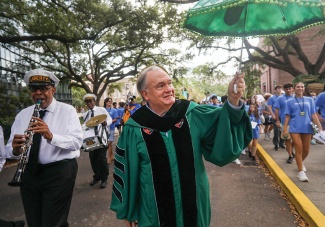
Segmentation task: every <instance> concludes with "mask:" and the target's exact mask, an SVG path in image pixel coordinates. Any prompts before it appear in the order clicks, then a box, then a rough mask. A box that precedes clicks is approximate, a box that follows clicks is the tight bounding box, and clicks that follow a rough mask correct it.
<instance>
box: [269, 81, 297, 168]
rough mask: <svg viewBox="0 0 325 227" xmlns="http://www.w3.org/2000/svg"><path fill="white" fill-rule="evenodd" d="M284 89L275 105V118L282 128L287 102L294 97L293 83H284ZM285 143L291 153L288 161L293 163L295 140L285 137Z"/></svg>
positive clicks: (278, 125)
mask: <svg viewBox="0 0 325 227" xmlns="http://www.w3.org/2000/svg"><path fill="white" fill-rule="evenodd" d="M283 89H284V92H285V94H283V95H281V96H280V97H279V98H278V99H277V102H275V104H274V107H275V118H276V125H277V127H279V128H281V125H282V124H284V122H285V118H286V115H285V109H286V103H287V101H288V100H289V99H291V98H293V97H294V96H293V94H292V93H293V85H292V84H291V83H286V84H284V85H283ZM284 142H285V145H286V150H287V152H288V154H289V158H288V160H287V163H289V164H290V163H292V161H293V159H294V153H293V152H292V148H293V142H292V140H291V138H290V139H289V138H287V139H285V141H284Z"/></svg>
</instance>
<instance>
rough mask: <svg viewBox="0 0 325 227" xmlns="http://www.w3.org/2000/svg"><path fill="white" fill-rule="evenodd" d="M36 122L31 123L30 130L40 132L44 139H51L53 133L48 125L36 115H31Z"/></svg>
mask: <svg viewBox="0 0 325 227" xmlns="http://www.w3.org/2000/svg"><path fill="white" fill-rule="evenodd" d="M33 118H34V119H35V120H36V122H34V123H32V125H31V128H30V130H33V132H34V133H40V134H41V135H42V136H43V137H44V139H47V140H50V141H51V140H52V138H53V134H52V132H51V131H50V129H49V127H48V125H47V124H46V123H45V122H44V121H43V120H42V119H41V118H38V117H33Z"/></svg>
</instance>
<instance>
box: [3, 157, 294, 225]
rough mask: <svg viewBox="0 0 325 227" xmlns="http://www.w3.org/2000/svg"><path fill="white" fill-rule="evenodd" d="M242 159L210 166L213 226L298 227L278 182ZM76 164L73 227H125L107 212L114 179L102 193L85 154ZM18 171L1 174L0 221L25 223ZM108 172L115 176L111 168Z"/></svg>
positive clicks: (12, 169)
mask: <svg viewBox="0 0 325 227" xmlns="http://www.w3.org/2000/svg"><path fill="white" fill-rule="evenodd" d="M241 160H242V164H241V165H236V164H234V163H231V164H229V165H227V166H225V167H222V168H220V167H216V166H214V165H212V164H210V163H206V168H207V172H208V175H209V179H210V187H211V206H212V221H211V226H213V227H237V226H238V227H240V226H252V227H255V226H256V227H260V226H263V227H273V226H277V227H281V226H283V227H291V226H292V227H294V226H299V225H298V223H297V222H296V219H295V217H294V216H293V215H292V213H291V211H290V208H289V205H288V204H287V202H286V200H285V199H283V197H282V196H281V195H280V193H279V191H278V190H277V189H276V187H277V185H276V183H275V181H274V180H272V179H271V178H270V177H269V176H268V175H266V174H265V173H264V171H263V168H261V167H260V166H258V165H256V164H254V163H253V162H252V161H250V160H249V159H248V157H247V156H242V157H241ZM78 164H79V172H78V177H77V182H76V187H75V191H74V196H73V200H72V206H71V210H70V215H69V222H70V226H76V227H77V226H78V227H86V226H95V227H100V226H115V227H119V226H121V227H123V226H124V224H123V222H121V221H119V220H116V219H115V214H114V213H113V212H112V211H110V210H109V202H110V198H111V187H112V175H111V174H110V178H109V184H108V187H107V188H106V189H100V188H99V185H96V186H94V187H90V186H89V182H90V181H91V178H92V171H91V168H90V164H89V158H88V156H87V153H82V154H81V157H80V158H79V159H78ZM15 170H16V167H15V166H13V167H9V168H6V169H4V170H3V171H2V172H1V173H0V179H1V181H0V204H1V209H0V218H1V219H6V220H20V219H25V217H24V211H23V208H22V203H21V199H20V194H19V188H12V187H9V186H7V182H8V181H10V180H11V178H12V176H13V174H14V172H15ZM110 171H111V173H112V166H110Z"/></svg>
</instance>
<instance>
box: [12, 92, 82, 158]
mask: <svg viewBox="0 0 325 227" xmlns="http://www.w3.org/2000/svg"><path fill="white" fill-rule="evenodd" d="M34 108H35V105H33V106H30V107H27V108H26V109H23V110H22V111H20V112H19V113H18V114H17V116H16V119H15V122H14V124H13V125H12V127H11V135H10V138H9V140H8V143H7V145H6V154H7V157H8V158H16V159H17V158H19V156H15V155H13V153H12V144H11V143H12V140H13V137H14V135H15V134H21V135H22V134H24V131H25V130H26V129H27V128H28V125H29V122H30V119H31V116H32V115H33V112H34ZM46 110H47V112H46V113H45V116H44V117H43V121H44V122H46V124H47V125H48V127H49V129H50V131H51V133H52V134H53V138H52V140H51V141H48V140H46V139H44V138H43V137H42V138H41V145H40V153H39V157H38V162H39V163H40V164H48V163H51V162H56V161H61V160H64V159H73V158H78V157H79V156H80V150H79V149H80V147H81V145H82V139H83V133H82V128H81V124H80V121H79V118H78V115H77V112H76V110H75V108H74V107H73V106H71V105H68V104H65V103H62V102H58V101H56V99H55V98H53V101H52V103H51V104H50V105H49V106H48V107H47V108H46Z"/></svg>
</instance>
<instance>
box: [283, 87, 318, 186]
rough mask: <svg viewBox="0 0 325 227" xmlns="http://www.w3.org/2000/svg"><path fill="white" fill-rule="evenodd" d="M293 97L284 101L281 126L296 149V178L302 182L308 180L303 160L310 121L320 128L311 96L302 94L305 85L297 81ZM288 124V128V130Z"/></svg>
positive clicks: (307, 149) (306, 151) (307, 147)
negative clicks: (283, 118) (283, 119)
mask: <svg viewBox="0 0 325 227" xmlns="http://www.w3.org/2000/svg"><path fill="white" fill-rule="evenodd" d="M294 89H295V97H294V98H291V99H289V100H288V101H287V103H286V110H285V114H286V118H285V122H284V126H283V135H284V136H285V135H287V134H288V132H289V133H290V135H291V138H292V140H293V143H294V147H295V150H296V163H297V166H298V171H299V173H298V179H299V180H300V181H302V182H308V181H309V179H308V177H307V175H306V173H305V172H306V168H305V166H304V164H303V161H304V160H305V159H306V158H307V156H308V153H309V149H310V139H311V136H312V134H313V128H312V126H311V125H310V122H311V121H313V122H314V124H316V125H317V127H318V128H319V129H320V130H322V126H321V125H320V123H319V120H318V117H317V115H316V109H315V103H314V100H313V98H311V97H306V96H303V93H304V90H305V86H304V84H303V83H302V82H298V83H297V84H295V86H294ZM288 126H290V129H289V131H288Z"/></svg>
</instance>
